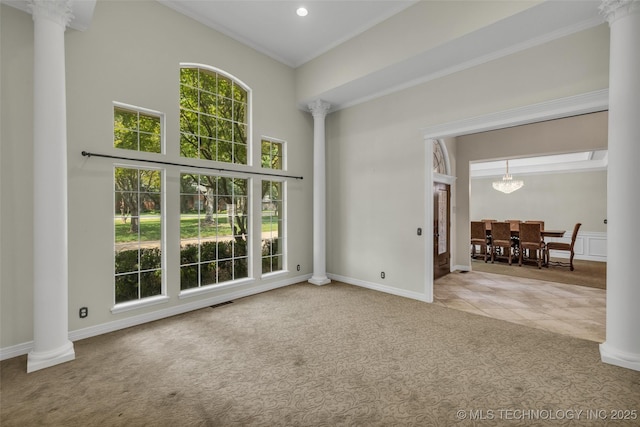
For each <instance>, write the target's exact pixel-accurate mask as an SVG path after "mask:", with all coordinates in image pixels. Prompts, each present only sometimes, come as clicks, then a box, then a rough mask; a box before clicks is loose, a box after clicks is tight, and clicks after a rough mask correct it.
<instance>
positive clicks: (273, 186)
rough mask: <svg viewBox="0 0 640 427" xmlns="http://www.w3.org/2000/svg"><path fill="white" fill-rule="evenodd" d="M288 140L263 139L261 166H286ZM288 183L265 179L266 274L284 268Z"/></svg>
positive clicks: (264, 233)
mask: <svg viewBox="0 0 640 427" xmlns="http://www.w3.org/2000/svg"><path fill="white" fill-rule="evenodd" d="M284 148H285V143H284V142H283V141H278V140H273V139H269V138H263V139H262V141H261V152H260V154H261V166H262V167H263V168H265V169H278V170H282V169H284V165H285V162H284V160H285V158H284ZM284 237H285V236H284V183H283V182H280V181H262V274H267V273H272V272H275V271H280V270H282V269H284V249H285V246H284V242H285V241H284Z"/></svg>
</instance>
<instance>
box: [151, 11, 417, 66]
mask: <svg viewBox="0 0 640 427" xmlns="http://www.w3.org/2000/svg"><path fill="white" fill-rule="evenodd" d="M158 1H159V2H160V3H162V4H164V5H166V6H168V7H170V8H171V9H174V10H176V11H178V12H180V13H182V14H184V15H186V16H189V17H191V18H193V19H195V20H196V21H199V22H200V23H202V24H205V25H207V26H209V27H211V28H214V29H215V30H217V31H220V32H221V33H223V34H226V35H227V36H229V37H231V38H233V39H235V40H237V41H239V42H241V43H243V44H246V45H248V46H250V47H252V48H254V49H256V50H258V51H260V52H262V53H264V54H266V55H268V56H270V57H272V58H274V59H276V60H277V61H280V62H282V63H284V64H286V65H289V66H291V67H298V66H300V65H302V64H304V63H305V62H307V61H310V60H311V59H313V58H315V57H317V56H319V55H321V54H323V53H324V52H326V51H328V50H330V49H331V48H334V47H336V46H338V45H339V44H340V43H342V42H344V41H346V40H348V39H350V38H353V37H355V36H357V35H358V34H360V33H362V32H364V31H366V30H367V29H369V28H371V27H373V26H375V25H376V24H379V23H380V22H382V21H384V20H385V19H387V18H389V17H391V16H393V15H395V14H396V13H398V12H400V11H402V10H403V9H405V8H407V7H409V6H411V5H412V4H413V3H415V2H416V0H349V1H345V0H342V1H338V0H281V1H273V0H231V1H230V0H211V1H203V0H158ZM300 6H304V7H305V8H306V9H307V10H308V12H309V14H308V15H307V16H304V17H300V16H298V15H297V14H296V9H298V7H300Z"/></svg>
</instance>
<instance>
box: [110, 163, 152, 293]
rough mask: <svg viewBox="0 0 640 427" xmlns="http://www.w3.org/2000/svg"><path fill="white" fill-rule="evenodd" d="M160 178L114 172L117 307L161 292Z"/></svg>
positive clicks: (141, 172) (131, 170)
mask: <svg viewBox="0 0 640 427" xmlns="http://www.w3.org/2000/svg"><path fill="white" fill-rule="evenodd" d="M161 178H162V176H161V173H160V171H158V170H153V169H138V168H123V167H116V168H114V187H115V193H114V204H115V206H114V207H115V212H114V228H115V242H114V248H115V266H114V271H115V283H114V287H115V302H116V304H117V303H121V302H125V301H132V300H137V299H140V298H145V297H147V296H151V295H158V294H160V293H161V292H162V208H161V202H162V195H161V191H162V183H161ZM149 270H153V271H151V272H150V271H149ZM122 273H130V274H122ZM152 273H153V274H152ZM141 290H142V291H141Z"/></svg>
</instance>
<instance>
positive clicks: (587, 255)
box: [545, 231, 607, 262]
mask: <svg viewBox="0 0 640 427" xmlns="http://www.w3.org/2000/svg"><path fill="white" fill-rule="evenodd" d="M545 240H546V241H547V242H565V243H571V232H569V231H568V232H566V233H565V235H564V237H559V238H553V237H552V238H546V239H545ZM573 251H574V252H575V259H584V260H587V261H601V262H607V233H598V232H593V231H586V232H578V237H577V238H576V244H575V245H574V247H573ZM551 257H557V258H569V253H568V252H558V251H551Z"/></svg>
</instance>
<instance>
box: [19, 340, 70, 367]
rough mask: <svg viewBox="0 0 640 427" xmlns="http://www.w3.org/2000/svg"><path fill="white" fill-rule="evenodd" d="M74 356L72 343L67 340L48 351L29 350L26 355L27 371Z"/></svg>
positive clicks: (61, 361) (66, 360) (64, 360)
mask: <svg viewBox="0 0 640 427" xmlns="http://www.w3.org/2000/svg"><path fill="white" fill-rule="evenodd" d="M75 358H76V353H75V351H74V350H73V343H72V342H71V341H67V342H66V343H65V344H64V345H63V346H61V347H58V348H56V349H54V350H49V351H41V352H36V351H31V352H30V353H29V355H28V356H27V373H29V372H34V371H38V370H40V369H44V368H49V367H51V366H54V365H59V364H61V363H64V362H69V361H71V360H73V359H75Z"/></svg>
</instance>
